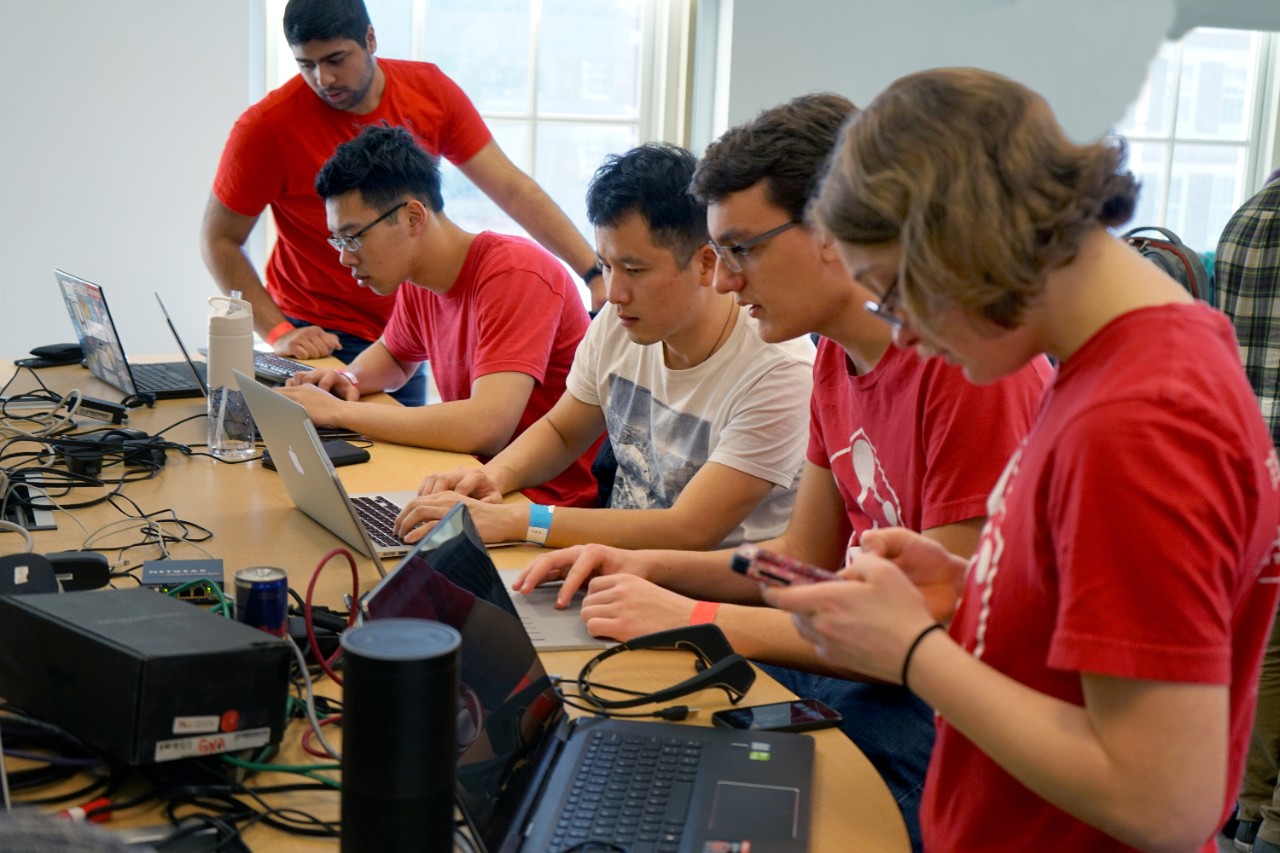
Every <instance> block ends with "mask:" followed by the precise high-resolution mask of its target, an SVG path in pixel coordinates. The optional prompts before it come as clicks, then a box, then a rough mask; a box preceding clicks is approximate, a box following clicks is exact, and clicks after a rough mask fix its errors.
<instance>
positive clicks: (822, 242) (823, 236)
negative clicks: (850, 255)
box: [813, 228, 843, 264]
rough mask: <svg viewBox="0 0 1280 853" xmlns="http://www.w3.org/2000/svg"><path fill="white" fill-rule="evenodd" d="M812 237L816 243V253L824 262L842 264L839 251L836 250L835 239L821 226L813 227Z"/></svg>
mask: <svg viewBox="0 0 1280 853" xmlns="http://www.w3.org/2000/svg"><path fill="white" fill-rule="evenodd" d="M813 239H814V240H816V241H817V244H818V254H819V255H820V256H821V257H822V262H823V263H824V264H842V263H843V262H842V261H841V260H840V253H839V252H837V251H836V239H835V238H834V237H832V236H831V235H830V234H829V233H827V231H826V230H825V229H823V228H814V229H813Z"/></svg>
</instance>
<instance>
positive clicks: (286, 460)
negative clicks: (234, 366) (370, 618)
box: [233, 370, 384, 575]
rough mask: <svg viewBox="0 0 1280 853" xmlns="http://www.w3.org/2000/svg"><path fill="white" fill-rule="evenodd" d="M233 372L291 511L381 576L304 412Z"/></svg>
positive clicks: (374, 553)
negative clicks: (348, 548) (343, 544)
mask: <svg viewBox="0 0 1280 853" xmlns="http://www.w3.org/2000/svg"><path fill="white" fill-rule="evenodd" d="M233 372H234V373H235V376H236V383H237V384H238V385H239V386H240V390H241V392H243V393H244V399H245V402H246V403H248V404H249V411H250V412H252V413H253V422H254V424H256V425H257V427H258V432H260V433H262V440H263V441H264V442H266V445H267V449H268V450H269V451H271V458H272V459H275V460H276V470H277V471H278V472H279V474H280V478H281V479H282V480H284V487H285V490H286V491H288V493H289V497H290V499H292V500H293V503H294V505H295V506H297V507H298V509H300V510H302V511H303V512H305V513H306V514H307V515H309V516H311V517H312V518H313V519H315V520H316V521H317V522H319V523H320V524H321V525H322V526H323V527H324V528H325V529H327V530H328V531H329V532H330V533H332V534H333V535H334V536H337V537H338V538H339V539H341V540H342V541H344V542H346V543H347V544H348V545H350V546H351V547H352V548H355V549H356V550H357V551H359V552H360V553H361V554H364V555H365V556H366V557H372V558H373V563H374V565H375V566H377V567H378V574H379V575H381V574H384V570H383V568H382V562H381V561H380V560H379V559H378V556H377V550H376V549H375V548H374V547H373V542H371V541H370V540H369V534H368V533H367V532H366V531H365V529H364V525H362V524H360V523H359V521H358V520H357V516H356V512H355V509H354V508H353V507H352V506H351V501H350V499H349V498H348V497H347V492H346V489H344V488H343V487H342V481H341V480H339V479H338V472H337V471H335V470H334V467H333V463H332V462H330V461H329V456H328V454H326V453H325V452H324V446H323V445H322V444H321V442H320V436H319V435H318V434H317V433H316V428H315V426H314V425H313V424H312V423H311V419H310V418H309V417H307V410H306V409H304V408H303V407H302V406H299V405H298V404H297V403H295V402H293V401H292V400H290V399H289V398H288V397H286V396H284V395H283V394H278V393H276V392H275V391H273V390H272V389H270V388H268V387H267V386H265V385H263V384H262V383H261V382H258V381H256V380H254V379H252V378H250V377H248V376H245V375H244V374H243V373H241V372H240V371H238V370H236V371H233Z"/></svg>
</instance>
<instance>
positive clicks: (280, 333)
mask: <svg viewBox="0 0 1280 853" xmlns="http://www.w3.org/2000/svg"><path fill="white" fill-rule="evenodd" d="M293 330H294V325H293V324H292V323H290V322H289V321H288V320H281V321H280V322H279V323H277V324H276V326H275V328H274V329H272V330H271V331H269V332H267V336H266V337H265V338H263V340H265V341H266V342H267V343H269V344H274V343H275V342H276V341H278V340H280V339H281V338H283V337H284V336H285V335H287V334H289V333H290V332H292V331H293Z"/></svg>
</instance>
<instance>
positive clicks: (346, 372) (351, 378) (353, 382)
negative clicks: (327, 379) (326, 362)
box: [334, 370, 360, 388]
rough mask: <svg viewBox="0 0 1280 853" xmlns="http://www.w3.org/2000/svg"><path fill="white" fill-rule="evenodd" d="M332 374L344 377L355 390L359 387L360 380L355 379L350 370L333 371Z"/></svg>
mask: <svg viewBox="0 0 1280 853" xmlns="http://www.w3.org/2000/svg"><path fill="white" fill-rule="evenodd" d="M334 373H336V374H338V375H339V376H345V377H346V379H347V381H348V382H350V383H351V385H352V386H353V387H355V388H359V387H360V380H358V379H356V375H355V374H354V373H352V372H351V371H350V370H335V371H334Z"/></svg>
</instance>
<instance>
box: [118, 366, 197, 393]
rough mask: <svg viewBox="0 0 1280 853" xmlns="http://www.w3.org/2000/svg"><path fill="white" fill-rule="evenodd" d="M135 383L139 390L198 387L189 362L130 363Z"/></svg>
mask: <svg viewBox="0 0 1280 853" xmlns="http://www.w3.org/2000/svg"><path fill="white" fill-rule="evenodd" d="M129 372H130V373H132V374H133V384H134V385H136V386H137V387H138V390H139V391H143V392H146V391H182V390H185V389H187V388H195V387H196V379H195V377H194V376H192V375H191V367H190V365H187V364H181V365H179V364H178V363H176V362H174V363H165V364H132V363H131V364H130V365H129Z"/></svg>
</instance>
